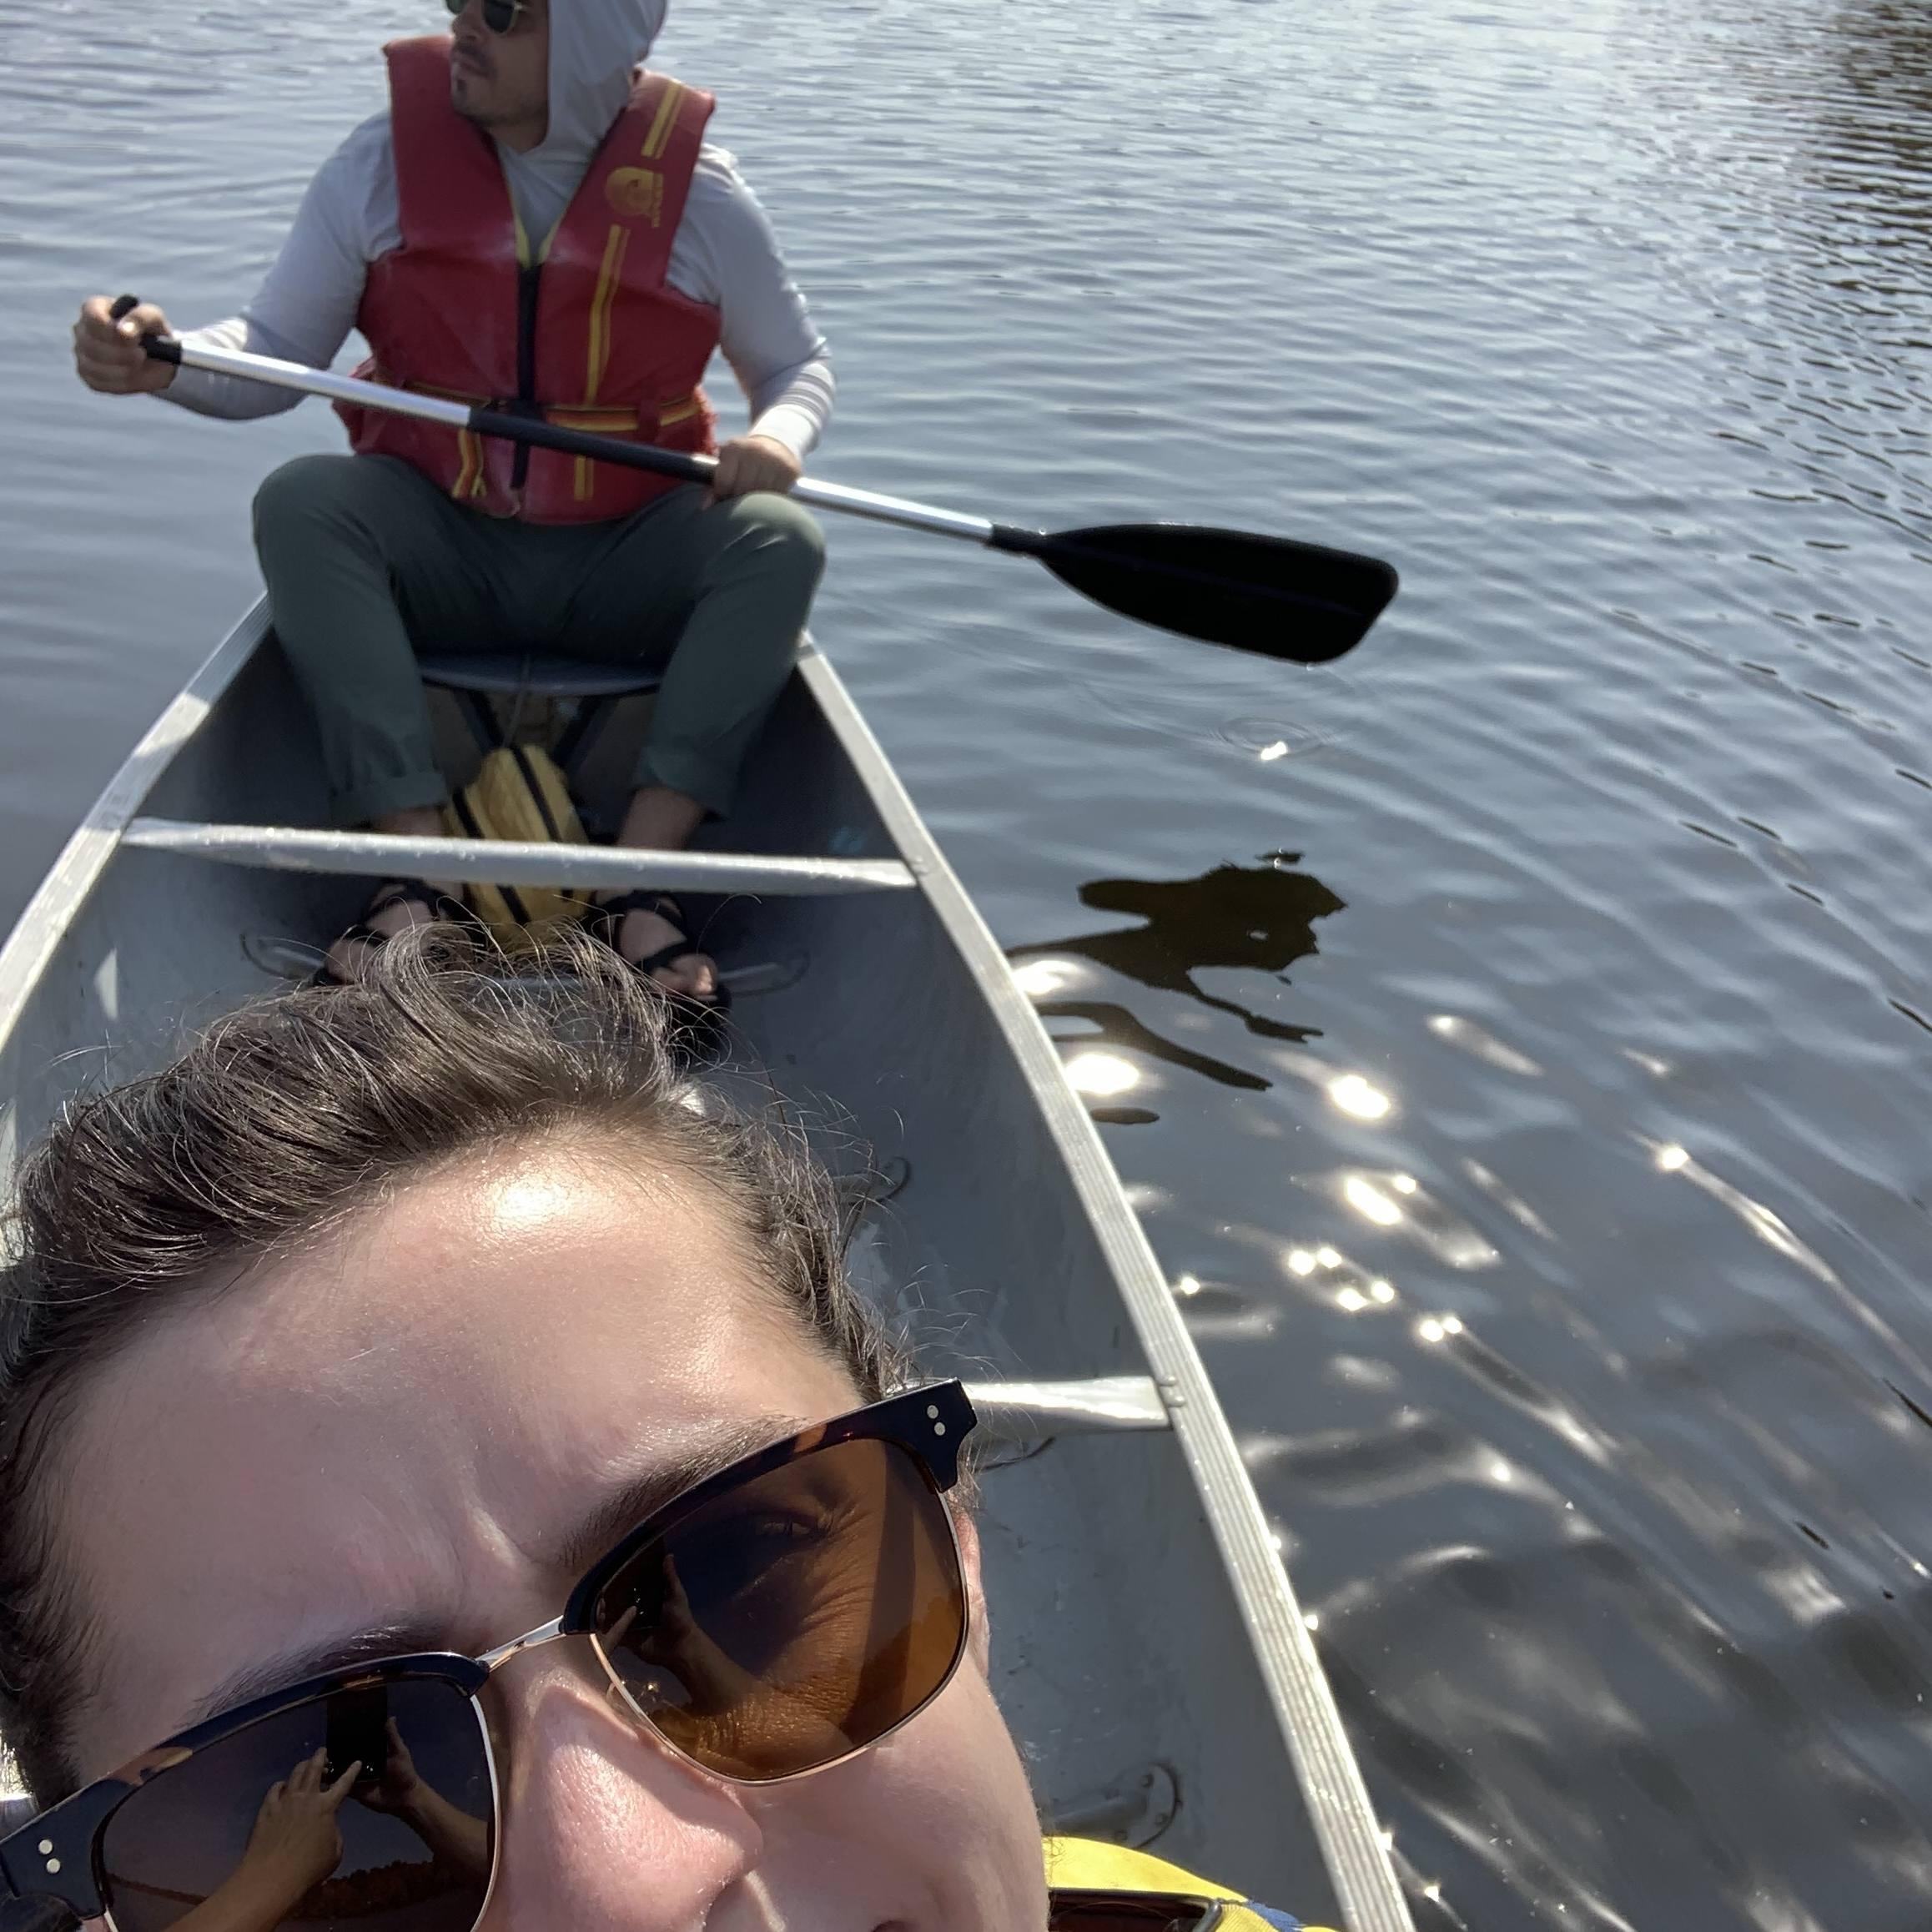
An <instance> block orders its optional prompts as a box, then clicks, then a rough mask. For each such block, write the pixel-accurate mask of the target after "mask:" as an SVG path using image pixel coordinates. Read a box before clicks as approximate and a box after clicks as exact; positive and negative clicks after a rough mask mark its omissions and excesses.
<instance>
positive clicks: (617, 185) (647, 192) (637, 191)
mask: <svg viewBox="0 0 1932 1932" xmlns="http://www.w3.org/2000/svg"><path fill="white" fill-rule="evenodd" d="M604 199H605V200H606V201H607V202H608V203H609V204H611V212H612V213H613V214H621V215H626V216H628V217H629V218H630V219H632V220H633V221H635V220H636V219H639V218H640V217H641V218H642V219H647V220H648V221H649V222H650V224H651V225H652V227H653V228H656V227H657V225H658V224H659V223H660V222H661V221H662V219H663V218H664V177H663V176H662V174H659V173H658V172H657V169H655V168H613V169H611V173H610V175H609V178H608V179H606V181H605V183H604Z"/></svg>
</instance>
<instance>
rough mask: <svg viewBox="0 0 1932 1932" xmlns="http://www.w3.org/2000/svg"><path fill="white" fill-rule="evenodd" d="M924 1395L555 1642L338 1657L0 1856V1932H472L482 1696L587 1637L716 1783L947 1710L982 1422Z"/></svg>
mask: <svg viewBox="0 0 1932 1932" xmlns="http://www.w3.org/2000/svg"><path fill="white" fill-rule="evenodd" d="M975 1419H976V1418H975V1417H974V1413H973V1405H972V1403H971V1402H970V1401H969V1400H968V1399H967V1395H966V1391H965V1390H964V1389H963V1387H961V1386H960V1385H959V1384H958V1382H936V1383H934V1384H933V1386H931V1387H929V1388H923V1389H915V1390H913V1391H911V1392H910V1393H908V1394H906V1395H903V1396H893V1397H891V1398H890V1399H889V1400H888V1401H883V1402H874V1403H873V1404H872V1405H871V1406H870V1407H868V1408H863V1409H859V1410H856V1411H853V1413H852V1414H850V1415H848V1416H839V1417H838V1419H837V1420H835V1421H829V1422H821V1423H818V1425H816V1426H814V1427H813V1428H810V1429H808V1430H805V1431H803V1432H802V1433H801V1434H799V1435H797V1436H792V1437H791V1438H789V1439H788V1440H787V1441H782V1442H774V1443H772V1445H771V1446H769V1447H768V1448H765V1449H761V1450H759V1451H757V1452H755V1453H754V1454H752V1455H751V1456H747V1457H745V1458H743V1460H742V1461H741V1462H734V1463H733V1464H732V1466H731V1467H729V1468H727V1469H724V1470H721V1471H720V1472H718V1473H717V1475H715V1476H712V1477H707V1478H706V1479H705V1480H704V1481H703V1482H699V1483H697V1484H696V1485H694V1486H693V1487H692V1488H690V1489H687V1490H686V1491H685V1492H683V1493H682V1495H681V1496H679V1497H676V1498H675V1499H674V1500H673V1501H672V1502H668V1503H667V1504H666V1505H665V1506H664V1507H662V1508H661V1509H659V1510H657V1511H656V1512H653V1514H652V1516H651V1517H648V1518H647V1520H646V1521H645V1522H642V1523H640V1524H639V1525H638V1527H636V1529H634V1530H632V1531H631V1532H630V1533H629V1534H628V1535H627V1536H626V1537H625V1538H624V1539H623V1541H622V1542H620V1543H619V1544H617V1546H616V1547H615V1548H614V1549H612V1550H611V1551H610V1552H608V1553H607V1554H606V1555H605V1556H604V1557H601V1558H600V1559H599V1560H598V1561H597V1562H596V1564H594V1565H593V1566H592V1567H591V1570H590V1571H589V1572H588V1573H587V1574H586V1576H585V1577H583V1579H582V1580H581V1582H579V1583H578V1584H577V1586H576V1588H575V1589H574V1590H572V1591H571V1595H570V1600H569V1602H567V1603H566V1605H565V1606H564V1610H563V1614H562V1615H561V1617H558V1618H556V1619H555V1620H554V1621H553V1622H551V1623H546V1624H543V1625H542V1626H541V1627H540V1628H537V1629H536V1630H531V1631H527V1632H526V1633H525V1634H524V1635H522V1636H521V1637H518V1638H513V1639H511V1642H509V1643H501V1644H499V1645H497V1646H496V1648H495V1649H494V1650H489V1651H486V1652H485V1653H483V1654H482V1655H481V1656H480V1657H457V1656H453V1655H447V1654H444V1653H425V1654H423V1655H420V1656H413V1657H392V1658H384V1659H382V1660H381V1661H380V1662H377V1663H365V1664H357V1665H354V1666H352V1667H350V1668H348V1669H346V1670H336V1671H331V1672H330V1673H328V1674H327V1675H326V1676H324V1677H317V1678H309V1680H308V1681H307V1682H306V1683H299V1684H294V1685H292V1686H291V1687H290V1688H288V1689H286V1690H282V1691H277V1692H275V1693H273V1694H271V1695H270V1696H268V1697H265V1698H255V1699H254V1700H253V1701H252V1702H250V1703H245V1704H242V1705H239V1706H238V1707H237V1708H235V1709H234V1710H231V1711H226V1712H224V1713H222V1714H221V1715H220V1716H219V1717H214V1718H209V1719H208V1720H207V1721H206V1722H205V1723H199V1724H197V1725H195V1726H194V1728H192V1729H189V1730H186V1731H183V1732H182V1733H179V1736H176V1737H174V1738H169V1740H168V1741H167V1743H164V1744H160V1745H158V1746H156V1747H155V1748H154V1749H153V1750H151V1751H145V1752H143V1753H142V1754H141V1755H140V1756H139V1757H138V1758H134V1759H133V1761H132V1762H131V1763H127V1764H123V1766H122V1767H121V1768H120V1769H119V1770H118V1771H116V1772H115V1773H114V1774H113V1776H112V1777H108V1778H103V1779H98V1780H97V1781H96V1782H95V1783H94V1784H89V1785H88V1786H87V1787H86V1789H83V1790H81V1791H78V1792H76V1793H75V1794H73V1797H71V1798H68V1799H63V1801H62V1802H61V1803H60V1804H57V1805H54V1806H53V1808H52V1809H49V1810H47V1811H43V1812H42V1813H41V1814H39V1816H38V1817H37V1818H35V1819H33V1821H32V1823H30V1824H24V1825H23V1826H21V1827H20V1828H19V1829H18V1830H16V1831H14V1832H13V1833H11V1834H8V1837H6V1838H5V1839H0V1874H4V1877H5V1879H6V1884H7V1890H8V1893H9V1894H11V1898H10V1899H6V1900H0V1932H28V1928H31V1929H32V1932H54V1928H56V1927H58V1926H61V1925H63V1924H72V1922H73V1919H92V1918H97V1917H100V1916H102V1915H103V1914H108V1915H110V1916H111V1919H112V1922H113V1927H114V1928H115V1932H167V1928H169V1927H170V1926H173V1925H174V1924H176V1923H177V1922H178V1921H181V1920H184V1919H185V1920H191V1921H194V1923H190V1924H184V1925H183V1928H182V1932H197V1925H198V1924H199V1922H200V1920H201V1919H202V1914H200V1912H199V1908H200V1907H203V1906H204V1905H205V1906H210V1907H212V1908H213V1909H212V1910H211V1911H210V1912H209V1914H207V1915H206V1923H207V1924H208V1925H209V1927H210V1928H211V1932H212V1928H214V1927H215V1926H217V1925H219V1927H221V1928H222V1929H223V1932H275V1929H276V1928H278V1927H280V1926H284V1925H293V1924H297V1923H299V1925H300V1926H301V1928H302V1932H355V1928H356V1926H357V1925H358V1924H360V1923H361V1922H365V1921H366V1920H367V1919H369V1918H370V1915H371V1914H380V1917H381V1920H382V1923H383V1924H384V1925H385V1927H387V1928H389V1932H473V1929H474V1928H475V1925H476V1924H477V1922H478V1920H480V1919H481V1917H482V1915H483V1911H484V1908H485V1906H486V1904H488V1902H489V1897H490V1891H491V1884H492V1883H493V1882H494V1879H495V1877H496V1848H497V1844H498V1842H499V1839H500V1836H501V1829H500V1828H501V1815H500V1799H499V1794H498V1785H497V1778H496V1759H495V1756H494V1754H493V1753H492V1750H491V1740H490V1730H489V1725H488V1723H487V1720H486V1717H485V1713H484V1710H483V1707H482V1704H481V1703H480V1693H481V1691H482V1689H483V1687H484V1686H485V1685H486V1683H488V1682H489V1681H490V1679H491V1677H492V1676H493V1675H494V1674H495V1673H496V1671H497V1670H498V1669H499V1668H501V1666H502V1665H503V1664H505V1663H508V1662H509V1660H510V1659H511V1658H513V1657H516V1656H517V1655H519V1654H520V1653H522V1652H524V1651H526V1650H532V1649H535V1648H537V1647H538V1646H539V1645H541V1644H546V1643H555V1642H556V1641H557V1640H558V1639H559V1638H566V1637H585V1638H589V1639H590V1643H591V1648H592V1650H593V1651H595V1652H596V1656H597V1659H598V1661H599V1663H601V1665H602V1666H603V1668H604V1671H605V1673H606V1675H607V1676H608V1677H609V1678H610V1680H611V1688H612V1690H613V1692H614V1693H616V1694H618V1695H619V1696H621V1698H622V1699H623V1701H624V1702H625V1703H626V1704H627V1705H628V1707H629V1708H630V1709H631V1711H632V1712H633V1713H635V1714H636V1716H637V1717H638V1718H641V1720H642V1721H643V1722H644V1723H646V1724H647V1725H649V1726H650V1728H652V1731H654V1732H655V1733H657V1735H658V1736H659V1737H660V1738H662V1740H663V1741H664V1743H666V1744H667V1745H668V1746H669V1747H670V1748H672V1750H673V1751H674V1752H676V1753H677V1754H678V1755H680V1756H681V1757H682V1758H687V1759H688V1760H689V1761H690V1762H691V1763H693V1764H696V1765H697V1766H699V1767H700V1768H702V1769H703V1770H705V1771H707V1772H709V1773H710V1774H712V1776H714V1777H717V1778H722V1779H727V1780H729V1781H731V1782H732V1783H735V1784H770V1783H772V1782H774V1781H776V1780H777V1779H784V1778H797V1777H800V1776H802V1775H803V1774H805V1773H807V1772H811V1771H821V1770H823V1769H825V1768H827V1767H828V1766H829V1765H833V1764H837V1763H841V1762H842V1761H843V1760H844V1759H845V1758H849V1757H852V1756H853V1754H854V1753H857V1752H859V1751H863V1750H864V1749H865V1748H867V1747H868V1745H871V1744H875V1743H878V1741H879V1739H880V1738H883V1737H885V1736H886V1735H887V1734H888V1733H890V1732H892V1731H894V1730H896V1729H897V1728H898V1727H899V1726H900V1725H901V1724H903V1723H905V1722H906V1721H907V1719H908V1718H912V1717H913V1716H915V1715H916V1714H917V1713H918V1712H920V1711H921V1710H923V1709H924V1708H925V1707H926V1706H927V1705H928V1703H931V1702H932V1700H933V1698H936V1697H937V1696H938V1694H939V1693H940V1692H941V1691H942V1690H943V1689H944V1688H945V1687H946V1685H947V1683H948V1681H949V1680H950V1679H951V1678H952V1675H953V1671H954V1670H955V1669H956V1668H958V1662H959V1658H960V1657H961V1655H962V1653H963V1652H964V1649H965V1647H966V1592H965V1586H964V1583H963V1581H962V1579H961V1576H960V1570H959V1550H958V1542H957V1541H956V1540H955V1538H954V1536H953V1518H952V1514H951V1512H950V1511H949V1510H948V1507H947V1506H946V1504H945V1502H943V1496H944V1492H946V1491H947V1490H948V1489H950V1488H951V1487H953V1484H954V1483H955V1482H957V1481H958V1472H959V1445H960V1443H961V1442H962V1441H963V1440H964V1439H965V1437H966V1436H967V1434H968V1433H969V1431H970V1430H971V1429H972V1428H973V1426H974V1421H975Z"/></svg>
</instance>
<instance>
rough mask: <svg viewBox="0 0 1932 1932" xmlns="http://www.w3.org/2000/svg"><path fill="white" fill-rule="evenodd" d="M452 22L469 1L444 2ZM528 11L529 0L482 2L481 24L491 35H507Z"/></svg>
mask: <svg viewBox="0 0 1932 1932" xmlns="http://www.w3.org/2000/svg"><path fill="white" fill-rule="evenodd" d="M444 4H445V6H447V7H448V8H449V9H450V18H451V19H452V20H454V19H455V18H456V16H457V15H458V14H459V13H461V12H462V11H463V9H464V8H465V7H467V6H468V5H469V4H470V0H444ZM529 11H530V0H483V24H484V25H485V26H486V27H487V28H489V29H490V31H491V33H509V31H510V30H511V28H513V27H514V26H516V23H517V22H518V21H519V20H521V18H523V16H524V15H525V14H526V13H528V12H529Z"/></svg>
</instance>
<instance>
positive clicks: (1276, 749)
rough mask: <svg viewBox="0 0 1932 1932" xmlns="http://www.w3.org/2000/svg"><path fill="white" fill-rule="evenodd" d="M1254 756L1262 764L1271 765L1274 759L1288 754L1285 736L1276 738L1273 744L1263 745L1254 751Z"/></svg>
mask: <svg viewBox="0 0 1932 1932" xmlns="http://www.w3.org/2000/svg"><path fill="white" fill-rule="evenodd" d="M1287 756H1288V741H1287V740H1286V739H1285V738H1276V739H1275V742H1274V743H1273V744H1271V745H1263V746H1262V747H1261V748H1260V751H1258V752H1255V757H1257V758H1259V759H1260V761H1261V762H1262V763H1263V764H1264V765H1271V764H1273V763H1274V762H1275V759H1277V758H1285V757H1287Z"/></svg>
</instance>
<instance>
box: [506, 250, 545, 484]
mask: <svg viewBox="0 0 1932 1932" xmlns="http://www.w3.org/2000/svg"><path fill="white" fill-rule="evenodd" d="M542 277H543V264H542V263H541V262H526V263H524V264H521V265H520V266H519V267H518V269H517V271H516V400H517V403H518V405H519V406H520V411H521V414H523V415H536V413H537V408H536V304H537V297H538V295H539V294H541V292H542ZM529 474H530V445H529V444H528V443H519V444H518V445H516V455H515V456H514V457H512V458H511V465H510V487H511V489H512V490H521V488H522V487H523V480H524V478H525V477H526V476H527V475H529Z"/></svg>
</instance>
